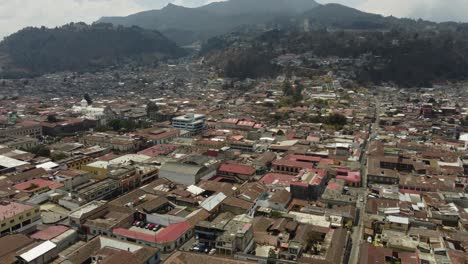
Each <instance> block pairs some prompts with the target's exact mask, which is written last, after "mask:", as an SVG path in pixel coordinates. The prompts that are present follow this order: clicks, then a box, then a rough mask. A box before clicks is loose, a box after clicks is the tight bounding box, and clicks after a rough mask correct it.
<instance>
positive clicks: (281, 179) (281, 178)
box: [259, 173, 298, 187]
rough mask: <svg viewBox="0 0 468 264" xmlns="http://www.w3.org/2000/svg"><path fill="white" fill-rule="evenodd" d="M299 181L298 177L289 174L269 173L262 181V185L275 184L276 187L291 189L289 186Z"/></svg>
mask: <svg viewBox="0 0 468 264" xmlns="http://www.w3.org/2000/svg"><path fill="white" fill-rule="evenodd" d="M296 181H298V179H297V177H295V176H291V175H287V174H280V173H268V174H266V175H265V176H263V178H262V179H260V181H259V182H260V183H265V184H273V185H276V186H284V187H289V185H290V184H291V183H293V182H296Z"/></svg>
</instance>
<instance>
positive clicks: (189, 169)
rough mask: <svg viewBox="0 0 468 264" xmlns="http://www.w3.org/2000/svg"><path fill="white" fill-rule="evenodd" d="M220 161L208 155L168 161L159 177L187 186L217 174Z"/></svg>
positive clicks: (160, 171)
mask: <svg viewBox="0 0 468 264" xmlns="http://www.w3.org/2000/svg"><path fill="white" fill-rule="evenodd" d="M217 164H218V162H217V161H216V160H212V159H210V158H208V157H206V156H198V155H197V156H191V157H188V158H186V159H184V160H182V161H177V162H166V163H164V165H162V167H161V168H160V169H159V178H166V179H170V180H171V181H173V182H175V183H179V184H184V185H187V186H190V185H194V184H197V183H198V182H199V181H200V180H201V179H202V178H205V177H206V178H211V177H213V176H215V175H216V167H217Z"/></svg>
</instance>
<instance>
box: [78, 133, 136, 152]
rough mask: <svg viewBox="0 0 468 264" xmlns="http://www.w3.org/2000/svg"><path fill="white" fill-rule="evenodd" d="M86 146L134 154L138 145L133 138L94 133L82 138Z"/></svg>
mask: <svg viewBox="0 0 468 264" xmlns="http://www.w3.org/2000/svg"><path fill="white" fill-rule="evenodd" d="M83 143H84V144H86V145H98V146H100V147H103V148H110V149H112V150H116V151H120V152H134V151H136V150H138V147H139V143H138V141H137V140H135V139H134V138H131V137H128V136H124V135H113V134H106V133H94V134H92V135H86V136H84V137H83Z"/></svg>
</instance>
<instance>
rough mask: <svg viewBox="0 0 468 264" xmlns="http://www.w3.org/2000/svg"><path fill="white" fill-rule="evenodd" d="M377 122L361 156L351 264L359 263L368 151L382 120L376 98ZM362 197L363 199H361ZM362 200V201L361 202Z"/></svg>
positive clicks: (371, 127) (371, 130)
mask: <svg viewBox="0 0 468 264" xmlns="http://www.w3.org/2000/svg"><path fill="white" fill-rule="evenodd" d="M375 101H376V102H375V122H374V123H373V124H372V125H371V126H370V131H369V136H368V139H367V141H366V143H365V146H364V149H363V151H364V155H363V156H362V158H361V182H362V187H361V189H362V193H361V197H360V198H359V199H358V202H357V204H356V207H357V210H358V224H357V225H356V226H355V227H353V234H352V236H351V238H352V241H353V246H352V249H351V255H350V257H349V261H348V263H349V264H357V263H359V249H360V246H361V244H362V242H363V241H362V235H363V233H364V223H363V217H362V215H363V214H365V210H366V204H367V164H366V162H367V151H368V150H369V145H370V143H371V142H372V141H373V140H374V139H375V138H376V136H377V133H378V128H379V122H380V117H379V115H380V102H379V100H378V99H376V100H375ZM361 198H362V199H361ZM361 201H362V202H361Z"/></svg>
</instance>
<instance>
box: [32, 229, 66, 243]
mask: <svg viewBox="0 0 468 264" xmlns="http://www.w3.org/2000/svg"><path fill="white" fill-rule="evenodd" d="M68 230H69V228H68V227H66V226H49V227H47V228H46V229H43V230H40V231H37V232H36V233H34V234H32V235H31V236H30V237H31V238H34V239H38V240H51V239H52V238H55V237H57V236H59V235H60V234H62V233H64V232H65V231H68Z"/></svg>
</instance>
